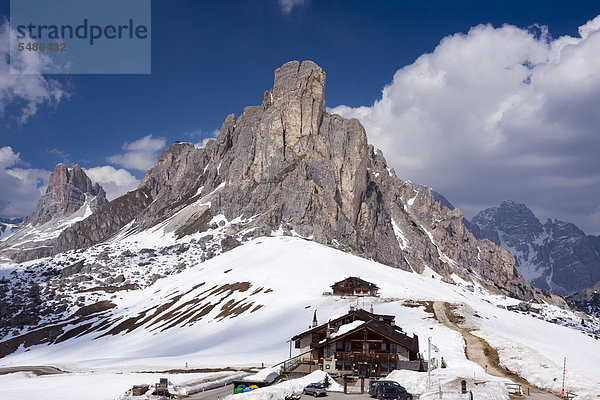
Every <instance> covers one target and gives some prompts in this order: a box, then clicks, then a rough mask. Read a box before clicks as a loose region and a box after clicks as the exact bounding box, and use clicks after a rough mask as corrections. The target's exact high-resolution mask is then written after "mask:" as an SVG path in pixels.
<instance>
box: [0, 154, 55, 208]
mask: <svg viewBox="0 0 600 400" xmlns="http://www.w3.org/2000/svg"><path fill="white" fill-rule="evenodd" d="M18 164H24V163H23V162H22V160H21V159H20V156H19V153H15V152H14V151H13V149H12V148H11V147H10V146H4V147H2V148H0V215H4V216H25V215H28V214H29V213H31V211H32V210H33V208H34V207H35V204H36V203H37V201H38V200H39V198H40V197H41V195H42V194H43V193H44V191H45V190H46V185H47V184H48V177H49V176H50V171H46V170H44V169H39V168H20V167H18V166H17V165H18Z"/></svg>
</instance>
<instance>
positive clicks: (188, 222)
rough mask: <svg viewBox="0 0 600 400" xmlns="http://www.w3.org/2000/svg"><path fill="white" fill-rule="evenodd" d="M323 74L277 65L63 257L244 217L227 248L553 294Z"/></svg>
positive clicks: (231, 230) (167, 156) (80, 228)
mask: <svg viewBox="0 0 600 400" xmlns="http://www.w3.org/2000/svg"><path fill="white" fill-rule="evenodd" d="M325 79H326V76H325V73H324V72H323V71H322V69H321V68H320V67H319V66H317V65H316V64H315V63H313V62H311V61H304V62H302V63H300V62H297V61H292V62H288V63H286V64H285V65H283V66H282V67H281V68H278V69H277V70H276V71H275V79H274V85H273V89H271V90H268V91H266V92H265V93H264V98H263V102H262V104H261V105H258V106H251V107H246V108H245V109H244V110H243V113H242V115H240V116H239V117H236V116H235V115H233V114H231V115H229V116H228V117H227V118H226V119H225V122H224V123H223V126H222V128H221V131H220V133H219V135H218V137H217V139H216V140H212V141H209V142H208V143H207V145H206V146H205V147H203V148H198V147H196V146H194V145H192V144H188V143H176V144H174V145H172V146H171V147H169V148H168V149H166V150H165V151H164V152H163V153H162V154H161V155H160V157H159V159H158V161H157V163H156V166H155V167H153V168H152V169H150V170H149V171H148V172H147V173H146V175H145V177H144V179H143V180H142V182H141V184H140V186H139V187H138V189H137V190H135V191H132V192H130V193H128V194H127V195H125V196H122V197H120V198H118V199H115V200H113V201H112V202H111V203H109V204H108V205H106V206H105V207H103V208H102V209H100V210H99V211H98V212H96V213H94V214H93V215H91V216H90V217H88V218H87V219H86V220H84V221H81V222H78V223H76V224H74V225H73V226H72V227H70V228H68V229H66V230H64V231H63V232H62V233H61V234H60V236H59V238H58V240H57V243H56V245H55V247H54V252H55V253H59V252H63V251H67V250H71V249H79V248H86V247H89V246H91V245H94V244H96V243H100V242H103V241H106V240H108V239H110V238H114V237H115V235H116V234H117V233H118V234H119V235H127V234H133V233H135V232H142V231H144V230H148V229H150V228H153V229H156V228H157V227H160V228H161V229H163V231H164V233H165V234H168V235H174V236H175V237H177V238H182V237H185V236H187V235H190V234H197V233H198V232H205V231H207V230H208V229H211V228H214V227H211V222H210V221H211V220H213V218H214V217H215V216H219V215H223V216H224V217H225V218H226V219H227V220H228V221H234V220H235V221H239V222H238V223H234V224H231V225H230V226H228V228H227V235H228V237H227V238H226V239H224V242H223V243H225V244H226V245H227V248H231V247H234V246H236V245H238V244H239V243H240V242H242V241H245V240H248V239H250V238H253V237H257V236H263V235H269V234H270V233H271V232H272V231H282V232H284V233H285V234H291V235H299V236H302V237H305V238H310V239H312V240H315V241H317V242H319V243H323V244H327V245H329V246H332V247H335V248H338V249H340V250H343V251H347V252H352V253H354V254H357V255H361V256H363V257H367V258H372V259H374V260H376V261H379V262H381V263H384V264H387V265H390V266H393V267H398V268H402V269H404V270H414V271H416V272H419V273H422V272H423V271H424V270H425V268H430V269H431V270H433V271H435V272H437V273H439V274H441V275H442V276H444V277H446V278H450V276H451V275H452V274H456V275H458V276H460V277H462V278H463V279H467V280H472V279H475V280H477V281H479V282H481V283H482V284H484V285H485V286H487V287H489V288H493V289H494V290H497V291H501V292H504V293H507V294H511V295H514V296H517V297H519V298H521V299H534V298H538V299H545V300H551V298H550V296H549V295H547V294H545V295H544V294H542V293H541V292H539V291H536V290H535V289H533V288H532V287H531V286H530V285H529V284H527V282H525V280H524V279H523V278H522V276H521V275H520V273H519V272H518V270H517V269H516V268H515V266H514V260H513V258H512V256H511V255H510V253H508V252H507V251H506V250H503V249H501V248H499V247H498V246H496V245H495V244H494V243H492V242H491V241H489V240H476V239H475V237H474V236H473V235H472V234H471V233H470V232H469V231H468V230H467V229H466V228H465V226H464V224H463V215H462V213H461V212H460V210H458V209H455V210H450V209H448V208H447V207H444V206H442V205H441V204H440V203H439V202H436V201H435V199H434V196H433V195H432V192H431V191H430V190H429V189H428V188H425V187H423V188H420V189H418V190H416V189H415V188H414V187H413V186H414V185H412V184H410V183H407V182H404V181H402V180H400V179H399V178H398V177H396V175H395V173H394V171H393V170H391V169H389V168H388V166H387V164H386V161H385V158H384V156H383V154H382V153H381V151H379V150H376V149H374V148H373V146H371V145H369V144H368V143H367V138H366V134H365V130H364V128H363V127H362V125H361V124H360V123H359V122H358V121H357V120H356V119H344V118H342V117H340V116H338V115H332V114H329V113H327V112H326V110H325V98H324V93H325ZM554 300H556V299H554Z"/></svg>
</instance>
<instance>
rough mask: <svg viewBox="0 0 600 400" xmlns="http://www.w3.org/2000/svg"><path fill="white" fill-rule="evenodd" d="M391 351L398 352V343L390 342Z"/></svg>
mask: <svg viewBox="0 0 600 400" xmlns="http://www.w3.org/2000/svg"><path fill="white" fill-rule="evenodd" d="M390 353H392V354H397V353H398V345H397V344H396V343H390Z"/></svg>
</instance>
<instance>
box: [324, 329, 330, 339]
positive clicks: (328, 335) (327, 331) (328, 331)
mask: <svg viewBox="0 0 600 400" xmlns="http://www.w3.org/2000/svg"><path fill="white" fill-rule="evenodd" d="M325 337H326V338H327V339H329V338H330V337H331V331H330V330H329V329H327V330H326V331H325Z"/></svg>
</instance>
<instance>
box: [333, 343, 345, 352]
mask: <svg viewBox="0 0 600 400" xmlns="http://www.w3.org/2000/svg"><path fill="white" fill-rule="evenodd" d="M335 349H336V350H338V351H343V350H344V342H342V341H339V342H335Z"/></svg>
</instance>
